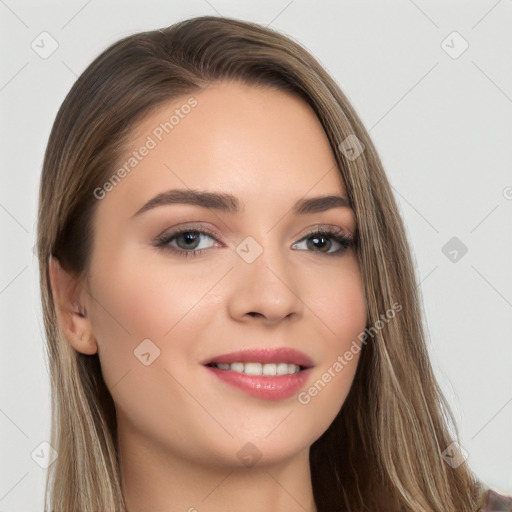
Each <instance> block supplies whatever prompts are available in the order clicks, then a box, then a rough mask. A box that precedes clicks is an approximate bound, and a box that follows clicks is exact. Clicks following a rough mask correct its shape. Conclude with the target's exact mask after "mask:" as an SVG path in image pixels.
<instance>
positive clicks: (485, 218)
mask: <svg viewBox="0 0 512 512" xmlns="http://www.w3.org/2000/svg"><path fill="white" fill-rule="evenodd" d="M202 14H213V15H224V16H230V17H239V18H242V19H246V20H251V21H256V22H259V23H262V24H265V25H269V26H270V27H272V28H275V29H277V30H279V31H282V32H284V33H286V34H288V35H289V36H292V37H293V38H295V39H296V40H298V41H299V42H300V43H301V44H303V45H304V46H306V47H307V48H308V49H309V50H310V51H311V52H312V53H313V54H314V55H315V56H316V57H317V58H318V59H319V60H320V62H322V63H323V65H324V66H325V67H326V68H327V70H328V71H329V72H330V73H331V74H332V75H333V76H334V77H335V79H336V80H337V81H338V83H339V84H340V86H341V88H342V90H343V91H344V92H345V94H346V95H347V97H348V98H349V100H350V101H351V102H352V104H353V105H354V107H355V108H356V110H357V112H358V114H359V115H360V117H361V118H362V120H363V122H364V124H365V126H366V127H367V129H368V130H369V132H370V135H371V136H372V138H373V140H374V142H375V144H376V146H377V149H378V151H379V152H380V156H381V158H382V160H383V163H384V166H385V168H386V171H387V174H388V176H389V179H390V181H391V184H392V185H393V189H394V192H395V194H396V197H397V200H398V202H399V205H400V208H401V212H402V215H403V217H404V218H405V222H406V225H407V230H408V236H409V239H410V241H411V244H412V247H413V251H414V257H415V261H416V267H417V280H418V285H419V287H420V290H421V293H422V296H423V301H424V310H425V321H426V323H427V325H428V333H429V350H430V353H431V356H432V363H433V365H434V368H435V371H436V375H437V377H438V379H439V382H440V384H441V386H442V388H443V391H444V392H445V394H446V396H447V398H448V400H449V402H450V404H451V406H452V407H453V409H454V411H455V414H456V417H457V420H458V425H459V428H460V433H461V444H462V446H463V448H464V449H465V450H466V452H467V453H468V456H469V463H470V465H471V467H472V468H473V469H474V470H475V472H476V473H477V474H478V475H479V477H480V478H482V479H483V480H484V481H485V482H486V483H487V484H488V485H492V486H495V487H497V488H499V489H501V490H503V491H506V492H512V436H511V432H512V344H511V341H512V340H511V335H510V324H511V319H512V315H511V313H512V270H511V264H510V263H511V254H512V250H511V249H512V229H511V228H512V172H511V161H512V158H511V157H512V59H511V53H512V31H511V26H512V1H511V0H500V1H496V0H489V1H488V0H485V1H478V2H477V1H472V2H468V1H460V2H455V1H450V2H443V3H440V2H433V1H426V0H423V1H420V0H416V1H413V0H399V1H382V0H380V1H372V2H369V1H358V2H355V1H318V2H314V3H313V2H306V1H304V0H292V1H290V0H284V1H279V2H278V1H274V2H271V1H258V2H256V1H254V2H252V1H251V2H248V1H242V2H234V1H233V2H228V1H223V0H208V1H207V0H196V1H190V2H184V1H179V2H178V1H174V2H173V1H154V2H151V3H150V2H147V1H144V2H142V1H131V2H120V1H109V2H100V1H98V0H89V1H68V2H60V3H59V2H48V1H46V2H44V1H43V2H36V1H24V2H22V1H19V0H0V34H1V36H0V37H1V47H2V60H1V63H2V64H1V68H0V105H1V123H0V130H1V133H0V145H1V146H0V155H1V157H0V158H1V163H2V165H1V187H0V229H1V247H2V250H1V253H0V258H1V263H0V315H1V322H0V340H1V348H0V350H1V356H0V357H1V359H0V361H1V368H0V371H1V376H2V385H1V386H0V439H1V443H0V447H1V453H0V512H7V511H9V512H17V511H20V512H21V511H23V512H28V511H38V510H42V499H43V481H44V476H45V474H46V470H45V469H44V468H41V467H40V466H39V465H38V464H36V462H35V461H34V460H33V459H32V457H31V454H32V453H33V451H34V450H36V453H42V452H41V449H42V450H43V452H44V451H45V450H46V448H44V447H43V448H41V447H40V446H39V445H40V443H41V442H43V441H45V440H48V438H49V410H50V409H49V398H50V397H49V382H48V373H47V368H46V362H45V359H44V352H43V338H42V333H43V325H42V319H41V307H40V304H39V284H38V269H37V260H36V257H35V255H34V254H33V252H32V248H33V245H34V242H35V227H36V206H37V194H38V186H39V176H40V171H41V164H42V158H43V152H44V149H45V145H46V142H47V138H48V135H49V132H50V128H51V125H52V123H53V121H54V118H55V115H56V113H57V110H58V108H59V106H60V104H61V102H62V101H63V99H64V96H65V95H66V93H67V92H68V91H69V89H70V87H71V86H72V84H73V83H74V81H75V80H76V78H77V76H78V75H79V74H80V73H81V72H82V71H83V70H84V69H85V67H86V66H87V65H88V64H89V63H90V62H91V61H92V60H93V59H94V58H95V57H96V56H97V55H98V54H99V53H100V52H101V51H102V50H103V49H104V48H106V47H107V46H108V45H110V44H111V43H112V42H114V41H116V40H118V39H119V38H121V37H123V36H125V35H128V34H131V33H133V32H137V31H141V30H151V29H155V28H160V27H163V26H167V25H169V24H171V23H173V22H175V21H178V20H180V19H184V18H187V17H190V16H196V15H202ZM43 31H47V32H48V33H49V34H51V37H52V38H54V39H55V40H56V41H57V43H58V48H57V49H56V51H55V52H54V53H53V54H52V55H50V56H49V57H48V58H42V57H41V56H40V55H39V54H38V53H36V52H35V51H34V50H33V49H32V47H31V44H32V42H33V41H35V42H36V43H37V41H40V37H39V35H40V34H41V32H43ZM454 31H457V32H458V33H459V34H460V35H461V36H462V37H463V38H464V39H465V40H466V41H467V43H468V44H469V47H468V48H467V50H466V51H465V52H464V53H462V54H461V55H460V56H458V57H457V58H453V52H457V51H458V50H459V49H460V48H462V46H461V41H460V40H457V37H458V36H453V35H451V36H450V34H452V32H454ZM448 36H450V37H449V38H448V39H447V42H445V43H443V41H444V40H445V39H446V38H447V37H448ZM48 41H49V40H48ZM39 44H41V43H39ZM447 46H451V47H452V48H451V50H449V48H448V47H447ZM45 48H46V49H48V48H50V46H49V44H48V45H45ZM445 50H449V51H451V52H452V56H450V55H449V54H448V53H447V51H445ZM452 237H457V238H458V239H459V240H460V242H462V243H463V244H464V245H465V246H466V247H467V249H468V251H467V253H466V254H464V255H463V256H461V252H460V251H459V252H458V258H457V260H456V261H452V260H451V259H450V258H453V254H454V253H452V256H450V254H449V251H451V250H452V249H453V247H451V246H448V247H447V249H445V250H444V252H446V253H447V254H448V256H450V257H448V256H446V255H445V254H444V253H443V247H444V246H445V244H446V243H447V242H448V241H449V240H450V239H451V238H452ZM457 243H459V242H457Z"/></svg>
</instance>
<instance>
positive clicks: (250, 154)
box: [86, 82, 366, 466]
mask: <svg viewBox="0 0 512 512" xmlns="http://www.w3.org/2000/svg"><path fill="white" fill-rule="evenodd" d="M172 116H174V117H172ZM166 122H167V124H165V123H166ZM144 147H145V148H146V149H141V148H144ZM133 152H135V153H133ZM130 158H132V160H130ZM125 163H126V164H127V165H126V166H125V172H124V173H123V172H122V171H121V172H117V175H116V176H117V177H116V178H113V179H112V180H111V182H110V185H109V184H107V185H106V186H105V187H103V189H102V191H101V192H100V191H97V193H96V195H97V197H100V198H101V199H97V200H98V201H99V204H98V205H97V206H98V208H97V210H96V212H95V217H94V236H95V240H94V247H93V254H92V260H91V261H92V263H91V267H90V274H89V276H88V287H89V288H88V291H89V293H90V295H86V296H87V297H88V300H87V306H86V309H87V317H88V319H89V321H90V325H91V329H92V332H93V334H94V337H95V338H96V342H97V347H98V353H99V357H100V361H101V367H102V371H103V376H104V379H105V382H106V384H107V387H108V389H109V390H110V392H111V394H112V397H113V399H114V402H115V404H116V411H117V417H118V428H119V432H120V439H121V443H126V445H127V446H129V445H132V444H134V443H135V444H138V445H139V446H144V450H147V453H152V454H155V456H156V454H159V455H158V456H163V457H166V458H167V457H169V456H174V457H178V458H180V459H187V460H190V461H195V462H200V463H203V464H211V465H223V466H226V465H227V466H229V465H230V466H240V465H242V464H245V465H248V464H253V463H256V462H257V463H258V464H264V463H273V462H277V461H280V460H285V459H289V458H291V457H294V456H303V455H304V454H306V453H307V450H308V448H309V447H310V445H311V444H312V443H313V442H314V441H315V440H316V439H317V438H318V437H320V436H321V435H322V433H323V432H324V431H325V430H326V429H327V428H328V427H329V425H330V424H331V422H332V421H333V419H334V417H335V416H336V414H337V413H338V411H339V410H340V407H341V406H342V404H343V402H344V400H345V398H346V396H347V393H348V391H349V389H350V386H351V384H352V381H353V377H354V374H355V371H356V367H357V361H358V358H359V352H356V351H354V350H353V351H352V354H353V357H352V359H351V360H350V361H348V360H346V358H343V356H344V354H345V353H346V352H347V351H349V350H350V349H351V347H354V343H353V342H354V340H357V336H358V334H359V333H360V332H361V331H363V330H364V328H365V325H366V303H365V296H364V290H363V285H362V280H361V275H360V269H359V265H358V260H357V258H356V254H355V252H354V250H353V249H352V247H351V246H348V248H346V247H345V245H344V244H343V243H342V242H340V241H338V238H337V236H338V235H341V236H350V235H351V234H353V233H354V231H355V229H356V223H355V216H354V213H353V211H352V210H351V209H350V208H349V207H348V206H346V205H345V206H344V205H343V201H339V202H333V203H329V201H324V202H323V203H322V202H318V203H315V204H313V205H312V207H311V208H309V209H308V208H305V207H303V208H302V210H303V211H300V210H298V211H296V208H295V205H296V204H297V203H299V204H300V203H301V202H303V201H305V200H308V199H311V198H316V197H319V196H341V197H344V198H347V193H346V189H345V186H344V183H343V181H342V178H341V176H340V173H339V171H338V169H337V166H336V162H335V159H334V157H333V154H332V152H331V149H330V146H329V143H328V141H327V138H326V136H325V134H324V131H323V129H322V126H321V124H320V123H319V121H318V119H317V118H316V116H315V114H314V112H313V111H312V110H311V109H310V107H309V106H307V105H306V103H304V102H303V101H302V100H300V99H298V98H296V97H294V96H291V95H289V94H287V93H285V92H277V91H273V90H270V89H263V88H256V87H253V86H247V85H240V84H237V83H232V82H230V83H227V82H223V83H219V84H216V85H211V86H209V87H208V88H206V89H205V90H203V91H202V92H200V93H197V94H194V95H193V96H192V95H189V96H184V97H183V98H182V99H180V100H177V101H174V102H172V103H170V104H169V105H168V106H166V107H165V108H161V109H159V110H158V111H157V112H156V113H153V114H151V115H150V116H148V117H147V118H145V120H144V121H143V122H142V123H140V124H139V125H138V126H137V128H136V130H135V131H134V133H133V136H132V138H131V141H130V146H129V149H128V150H127V152H126V154H125V155H124V158H122V159H121V161H120V162H119V167H117V168H116V169H115V170H114V173H115V172H116V171H118V169H120V168H122V166H123V165H124V164H125ZM127 169H128V171H127ZM114 173H113V174H114ZM119 178H121V179H119ZM178 190H179V191H181V192H180V194H181V195H178V194H176V192H174V194H175V195H174V196H173V195H169V196H165V194H171V193H172V192H173V191H178ZM192 192H195V193H199V192H201V193H206V192H208V193H210V194H222V198H221V199H222V201H221V199H218V198H217V199H215V198H214V196H210V199H209V201H208V202H207V203H204V204H203V206H201V205H200V204H197V202H196V201H195V200H194V201H192V200H190V199H191V198H192ZM162 194H163V195H162ZM227 194H229V195H232V196H234V198H236V199H226V195H227ZM160 195H162V196H160ZM155 197H160V199H161V200H158V201H155V202H153V203H150V204H149V206H147V207H146V208H143V207H144V205H147V203H148V201H151V200H152V199H153V198H155ZM166 197H167V199H166ZM187 197H188V198H189V201H187V200H186V199H187ZM195 197H198V196H195ZM180 198H181V199H180ZM235 206H236V207H237V208H235ZM326 208H327V209H326ZM326 230H327V231H332V232H333V234H331V235H320V234H315V233H318V232H319V231H320V232H322V231H326ZM179 231H186V232H188V233H184V234H183V233H182V234H181V235H180V234H176V233H177V232H179ZM197 231H204V233H197ZM251 351H253V352H252V353H251ZM234 352H245V353H244V354H237V355H230V354H232V353H234ZM340 358H343V361H344V363H343V364H342V363H341V362H340ZM243 362H245V363H248V364H245V365H241V364H238V365H237V364H234V365H233V366H231V365H230V363H243ZM209 363H210V364H212V365H213V364H220V366H219V367H217V368H215V367H212V366H208V364H209ZM251 363H256V364H251ZM257 363H262V364H260V365H258V364H257ZM336 363H337V364H336ZM294 364H295V365H298V366H299V367H300V368H301V369H300V371H299V372H298V373H293V372H294V371H296V370H297V368H295V367H294V366H292V365H294ZM228 365H230V366H228ZM340 367H341V369H340ZM226 368H229V369H226ZM240 370H242V371H240ZM245 372H247V373H245ZM260 372H264V373H265V375H253V373H256V374H258V373H260ZM290 372H292V373H290ZM274 373H276V374H277V373H283V375H272V374H274ZM285 373H286V374H288V375H284V374H285ZM266 374H270V375H266ZM249 443H250V444H249Z"/></svg>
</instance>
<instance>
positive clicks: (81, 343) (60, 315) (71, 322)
mask: <svg viewBox="0 0 512 512" xmlns="http://www.w3.org/2000/svg"><path fill="white" fill-rule="evenodd" d="M49 274H50V283H51V287H52V294H53V297H54V302H55V311H56V314H57V320H58V322H59V326H60V328H61V330H62V332H63V333H64V335H65V336H66V338H67V340H68V341H69V342H70V343H71V345H72V346H73V347H74V348H75V350H77V351H78V352H81V353H83V354H95V353H96V352H97V351H98V345H97V343H96V338H95V337H94V335H93V332H92V326H91V322H90V319H89V317H88V316H87V307H86V306H87V304H88V301H87V296H86V292H85V291H84V290H83V289H82V286H81V284H80V283H79V281H78V280H77V279H76V278H75V277H73V276H72V275H70V274H69V273H68V272H66V271H65V270H64V269H63V268H62V267H61V265H60V262H59V260H58V259H57V258H56V257H55V256H53V255H52V254H51V255H50V257H49Z"/></svg>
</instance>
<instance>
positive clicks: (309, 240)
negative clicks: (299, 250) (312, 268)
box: [294, 226, 354, 256]
mask: <svg viewBox="0 0 512 512" xmlns="http://www.w3.org/2000/svg"><path fill="white" fill-rule="evenodd" d="M301 243H302V244H303V245H304V244H305V246H306V248H307V249H316V250H314V251H313V252H319V253H321V254H324V255H326V256H336V255H340V254H342V253H344V252H345V251H346V250H347V249H349V248H351V247H353V245H354V242H353V238H352V236H347V235H344V234H343V230H342V229H341V228H338V227H326V226H320V227H317V228H316V230H315V231H311V232H310V233H309V234H308V235H307V236H306V237H305V238H303V239H302V240H300V241H299V242H297V243H296V244H294V245H298V244H301ZM336 245H337V246H338V247H337V248H336ZM331 249H332V250H331Z"/></svg>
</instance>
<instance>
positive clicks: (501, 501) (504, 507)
mask: <svg viewBox="0 0 512 512" xmlns="http://www.w3.org/2000/svg"><path fill="white" fill-rule="evenodd" d="M478 510H479V511H480V512H498V511H500V512H512V496H510V495H508V494H504V493H502V492H501V491H498V490H496V489H486V490H485V492H484V493H483V495H482V500H481V508H479V509H478Z"/></svg>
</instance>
